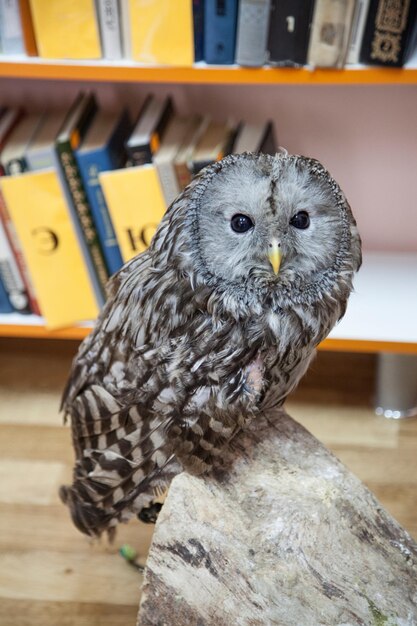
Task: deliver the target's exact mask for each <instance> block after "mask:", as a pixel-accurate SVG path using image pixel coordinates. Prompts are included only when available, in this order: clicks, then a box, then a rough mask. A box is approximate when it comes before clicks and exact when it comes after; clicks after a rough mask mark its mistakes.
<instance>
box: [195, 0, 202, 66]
mask: <svg viewBox="0 0 417 626" xmlns="http://www.w3.org/2000/svg"><path fill="white" fill-rule="evenodd" d="M193 22H194V24H193V25H194V61H195V62H197V61H202V60H203V59H204V0H193Z"/></svg>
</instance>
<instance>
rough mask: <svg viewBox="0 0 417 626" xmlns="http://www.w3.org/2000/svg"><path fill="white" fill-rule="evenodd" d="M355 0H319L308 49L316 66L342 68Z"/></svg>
mask: <svg viewBox="0 0 417 626" xmlns="http://www.w3.org/2000/svg"><path fill="white" fill-rule="evenodd" d="M354 7H355V0H316V4H315V7H314V15H313V23H312V27H311V37H310V43H309V50H308V64H309V65H312V66H313V67H338V68H341V67H343V65H344V63H345V59H346V54H347V46H348V42H349V35H350V30H351V26H352V18H353V10H354Z"/></svg>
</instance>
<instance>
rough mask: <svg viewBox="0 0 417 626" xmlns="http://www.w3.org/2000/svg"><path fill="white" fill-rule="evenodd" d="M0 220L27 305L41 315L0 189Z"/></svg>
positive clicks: (17, 238)
mask: <svg viewBox="0 0 417 626" xmlns="http://www.w3.org/2000/svg"><path fill="white" fill-rule="evenodd" d="M0 220H1V221H2V223H3V228H4V232H5V234H6V236H7V239H8V242H9V246H10V249H11V251H12V254H13V256H14V260H15V262H16V265H17V268H18V270H19V273H20V277H21V279H22V283H23V285H24V289H25V292H26V294H27V297H28V299H29V305H30V308H31V310H32V312H33V313H35V314H36V315H41V311H40V307H39V302H38V299H37V297H36V293H35V289H34V287H33V283H32V277H31V276H30V273H29V269H28V267H27V264H26V259H25V257H24V254H23V251H22V247H21V245H20V241H19V237H18V236H17V232H16V229H15V227H14V224H13V222H12V219H11V217H10V214H9V211H8V210H7V205H6V202H5V200H4V196H3V193H2V191H1V189H0Z"/></svg>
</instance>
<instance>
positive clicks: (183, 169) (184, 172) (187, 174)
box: [175, 163, 191, 190]
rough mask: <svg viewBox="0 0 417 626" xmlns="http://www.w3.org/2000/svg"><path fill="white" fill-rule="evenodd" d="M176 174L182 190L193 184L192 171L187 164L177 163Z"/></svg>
mask: <svg viewBox="0 0 417 626" xmlns="http://www.w3.org/2000/svg"><path fill="white" fill-rule="evenodd" d="M175 173H176V175H177V180H178V185H179V187H180V190H182V189H185V188H186V186H187V185H189V184H190V182H191V170H190V168H189V166H188V165H187V163H176V164H175Z"/></svg>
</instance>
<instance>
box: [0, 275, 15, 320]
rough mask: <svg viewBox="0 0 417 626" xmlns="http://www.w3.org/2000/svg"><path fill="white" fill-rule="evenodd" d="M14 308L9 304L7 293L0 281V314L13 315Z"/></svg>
mask: <svg viewBox="0 0 417 626" xmlns="http://www.w3.org/2000/svg"><path fill="white" fill-rule="evenodd" d="M13 311H14V308H13V307H12V305H11V304H10V301H9V298H8V296H7V292H6V290H5V288H4V285H3V283H2V281H1V279H0V313H13Z"/></svg>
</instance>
